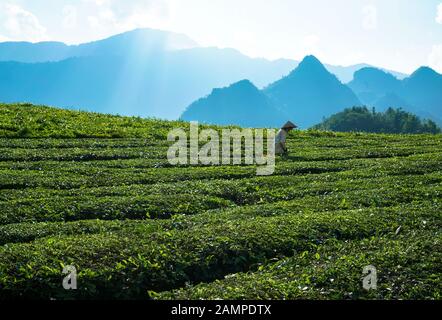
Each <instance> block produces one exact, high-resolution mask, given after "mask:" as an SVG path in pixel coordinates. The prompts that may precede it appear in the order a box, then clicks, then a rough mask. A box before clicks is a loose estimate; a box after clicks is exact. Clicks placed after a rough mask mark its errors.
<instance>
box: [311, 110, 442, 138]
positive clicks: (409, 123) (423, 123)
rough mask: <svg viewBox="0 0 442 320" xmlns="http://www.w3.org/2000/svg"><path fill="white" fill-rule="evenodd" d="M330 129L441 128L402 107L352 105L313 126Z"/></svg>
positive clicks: (409, 130) (397, 130) (392, 130)
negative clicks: (377, 107)
mask: <svg viewBox="0 0 442 320" xmlns="http://www.w3.org/2000/svg"><path fill="white" fill-rule="evenodd" d="M313 128H314V129H319V130H330V131H341V132H351V131H361V132H373V133H410V134H411V133H433V134H436V133H440V132H441V129H440V128H439V127H438V126H437V125H436V123H435V122H434V121H431V120H421V119H420V118H419V117H418V116H416V115H414V114H412V113H409V112H406V111H404V110H402V109H393V108H389V109H387V110H386V111H385V112H376V110H375V109H374V108H373V109H372V110H369V109H368V108H367V107H352V108H348V109H345V110H344V111H342V112H340V113H337V114H335V115H332V116H331V117H329V118H327V119H325V120H323V121H322V123H320V124H318V125H316V126H314V127H313Z"/></svg>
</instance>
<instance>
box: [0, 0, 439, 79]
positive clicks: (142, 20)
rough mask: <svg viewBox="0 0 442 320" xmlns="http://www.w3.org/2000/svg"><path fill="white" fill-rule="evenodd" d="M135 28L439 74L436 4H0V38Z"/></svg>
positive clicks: (255, 53) (65, 38)
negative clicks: (425, 69) (429, 69)
mask: <svg viewBox="0 0 442 320" xmlns="http://www.w3.org/2000/svg"><path fill="white" fill-rule="evenodd" d="M135 28H154V29H161V30H167V31H173V32H178V33H183V34H186V35H187V36H189V37H190V38H192V39H193V40H195V41H196V42H198V43H199V44H200V45H201V46H216V47H221V48H227V47H228V48H235V49H237V50H239V51H241V52H242V53H244V54H246V55H249V56H251V57H263V58H267V59H272V60H273V59H279V58H289V59H296V60H301V59H302V58H303V57H304V56H305V55H308V54H314V55H316V56H317V57H318V58H319V59H320V60H321V61H323V62H326V63H330V64H335V65H344V66H347V65H351V64H356V63H369V64H372V65H376V66H378V67H384V68H388V69H392V70H396V71H401V72H405V73H411V72H413V71H414V70H416V69H417V68H418V67H419V66H422V65H428V66H430V67H432V68H434V69H435V70H437V71H438V72H440V73H442V0H0V41H31V42H38V41H47V40H51V41H52V40H54V41H62V42H65V43H68V44H77V43H83V42H89V41H92V40H97V39H102V38H105V37H108V36H110V35H113V34H117V33H121V32H124V31H128V30H132V29H135Z"/></svg>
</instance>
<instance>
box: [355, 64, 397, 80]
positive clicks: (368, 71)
mask: <svg viewBox="0 0 442 320" xmlns="http://www.w3.org/2000/svg"><path fill="white" fill-rule="evenodd" d="M367 76H370V77H382V78H390V79H393V78H394V79H396V80H397V78H396V77H395V76H394V75H392V74H391V73H389V72H386V71H384V70H382V69H379V68H375V67H365V68H362V69H360V70H358V71H356V72H355V74H354V79H358V78H361V77H367Z"/></svg>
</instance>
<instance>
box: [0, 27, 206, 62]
mask: <svg viewBox="0 0 442 320" xmlns="http://www.w3.org/2000/svg"><path fill="white" fill-rule="evenodd" d="M197 46H198V44H197V43H196V42H194V41H193V40H192V39H190V38H188V37H187V36H185V35H182V34H177V33H173V32H166V31H160V30H153V29H135V30H133V31H129V32H125V33H122V34H118V35H115V36H112V37H109V38H106V39H103V40H98V41H94V42H89V43H84V44H79V45H66V44H64V43H61V42H40V43H30V42H3V43H0V61H17V62H27V63H35V62H54V61H61V60H65V59H68V58H73V57H87V56H97V55H100V56H102V55H127V54H133V53H134V52H136V53H137V54H138V55H144V54H150V53H151V52H152V51H171V50H179V49H188V48H194V47H197Z"/></svg>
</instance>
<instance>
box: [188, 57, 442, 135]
mask: <svg viewBox="0 0 442 320" xmlns="http://www.w3.org/2000/svg"><path fill="white" fill-rule="evenodd" d="M250 85H251V84H250ZM250 85H249V86H250ZM232 87H235V88H238V87H237V84H234V85H233V86H231V87H227V88H222V89H217V90H214V91H213V92H212V94H211V95H209V96H208V97H206V98H204V99H200V100H198V101H197V102H196V103H194V104H191V105H190V106H189V107H188V108H187V110H186V111H185V112H184V113H183V115H182V119H183V120H187V121H192V120H197V121H201V122H206V123H213V124H226V123H225V120H224V119H225V116H223V117H222V119H223V121H219V120H220V119H217V118H216V115H217V114H223V115H224V114H225V113H230V114H231V118H230V121H231V122H230V124H237V125H241V126H252V127H253V126H256V127H260V126H273V123H275V119H274V118H275V117H276V119H280V120H279V123H281V124H283V123H284V121H286V120H288V119H290V120H292V121H294V122H296V123H297V124H298V126H299V127H301V128H308V127H311V126H313V125H315V124H318V123H319V122H321V120H322V119H324V118H325V117H329V116H331V115H332V114H335V113H338V112H340V111H342V110H344V109H346V108H350V107H353V106H360V105H365V106H371V107H375V108H377V109H380V110H381V111H384V110H386V109H387V108H390V107H393V108H402V109H404V110H406V111H410V112H413V113H415V114H417V115H419V116H421V117H423V118H427V119H431V120H434V121H435V122H436V123H439V124H440V123H441V121H440V119H441V118H442V75H440V74H438V73H437V72H435V71H434V70H432V69H430V68H428V67H421V68H419V69H418V70H417V71H416V72H414V73H413V74H412V75H411V76H409V77H407V78H405V79H403V80H400V79H398V78H396V77H395V76H393V75H392V74H390V73H388V72H385V71H383V70H380V69H376V68H372V67H364V68H362V69H361V70H358V71H357V72H355V75H354V79H353V80H352V81H351V82H350V83H349V84H348V85H346V84H343V83H341V82H340V81H339V79H338V78H337V77H336V76H335V75H333V74H332V73H330V72H329V71H328V70H327V69H326V68H325V67H324V65H323V64H322V63H321V62H320V61H319V60H318V59H317V58H316V57H314V56H307V57H305V58H304V60H303V61H302V62H301V63H300V64H299V65H298V66H297V67H296V68H295V69H294V70H293V71H292V72H291V73H290V74H289V75H287V76H285V77H283V78H282V79H280V80H278V81H276V82H274V83H272V84H270V85H269V86H267V87H265V88H264V89H263V90H262V91H261V93H262V94H261V95H258V93H257V92H256V90H255V91H254V92H253V96H250V97H248V96H247V92H248V91H244V92H242V93H236V94H235V95H234V96H232V95H231V89H232ZM257 97H261V101H260V102H259V103H257V102H256V99H257ZM252 101H253V103H252ZM258 104H259V105H264V104H265V105H266V109H267V110H269V109H270V108H272V110H273V111H267V113H268V114H269V115H272V117H273V118H272V119H271V120H270V119H269V120H268V121H267V122H265V121H264V123H263V120H262V117H261V115H259V116H258V117H257V121H256V122H252V123H251V115H253V114H254V113H255V112H256V111H255V105H258ZM238 106H241V107H242V110H241V113H238V111H237V110H238ZM261 110H262V108H260V111H259V113H261V112H262V111H261ZM243 115H244V116H243ZM283 117H285V119H283Z"/></svg>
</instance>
